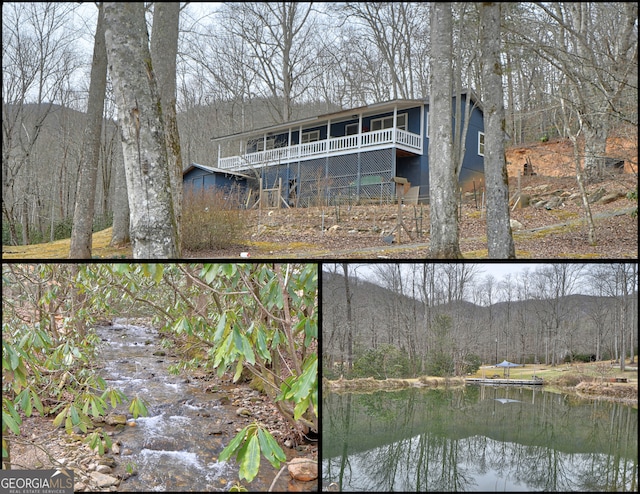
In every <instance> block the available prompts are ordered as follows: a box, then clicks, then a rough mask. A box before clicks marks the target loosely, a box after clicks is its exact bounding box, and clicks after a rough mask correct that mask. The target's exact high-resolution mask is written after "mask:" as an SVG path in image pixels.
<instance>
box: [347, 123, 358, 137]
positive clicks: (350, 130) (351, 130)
mask: <svg viewBox="0 0 640 494" xmlns="http://www.w3.org/2000/svg"><path fill="white" fill-rule="evenodd" d="M344 132H345V135H348V136H352V135H354V134H357V133H358V124H357V123H351V124H347V125H345V126H344Z"/></svg>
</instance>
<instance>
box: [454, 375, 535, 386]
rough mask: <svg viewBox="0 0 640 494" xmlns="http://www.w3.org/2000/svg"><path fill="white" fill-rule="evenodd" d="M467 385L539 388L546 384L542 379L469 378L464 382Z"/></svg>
mask: <svg viewBox="0 0 640 494" xmlns="http://www.w3.org/2000/svg"><path fill="white" fill-rule="evenodd" d="M464 382H465V384H492V385H494V386H498V385H500V386H501V385H504V384H511V385H518V386H523V385H525V386H539V385H542V384H543V383H544V381H543V380H542V379H541V378H539V377H538V378H535V379H483V378H480V377H467V378H465V380H464Z"/></svg>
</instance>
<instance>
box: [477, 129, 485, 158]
mask: <svg viewBox="0 0 640 494" xmlns="http://www.w3.org/2000/svg"><path fill="white" fill-rule="evenodd" d="M478 154H479V155H480V156H484V132H478Z"/></svg>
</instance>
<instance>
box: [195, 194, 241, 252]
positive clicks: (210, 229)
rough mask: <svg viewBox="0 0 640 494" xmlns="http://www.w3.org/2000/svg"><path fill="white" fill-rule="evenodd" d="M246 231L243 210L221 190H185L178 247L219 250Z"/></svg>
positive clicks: (233, 242)
mask: <svg viewBox="0 0 640 494" xmlns="http://www.w3.org/2000/svg"><path fill="white" fill-rule="evenodd" d="M245 233H246V219H245V214H244V211H243V210H241V209H240V204H239V201H238V200H237V199H233V198H232V197H231V194H228V195H227V194H225V191H223V190H218V191H211V190H208V191H206V192H202V191H197V192H194V191H193V190H191V189H187V190H185V194H184V200H183V209H182V248H183V249H185V250H190V251H197V250H206V249H223V248H226V247H230V246H232V245H234V244H235V243H237V242H238V241H239V240H241V239H242V238H243V237H244V236H245Z"/></svg>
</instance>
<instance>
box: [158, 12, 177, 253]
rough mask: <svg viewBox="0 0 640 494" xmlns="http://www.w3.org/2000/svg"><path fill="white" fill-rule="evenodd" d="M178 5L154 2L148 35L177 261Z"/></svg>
mask: <svg viewBox="0 0 640 494" xmlns="http://www.w3.org/2000/svg"><path fill="white" fill-rule="evenodd" d="M179 19H180V2H156V3H155V4H154V11H153V31H152V32H151V60H152V61H153V70H154V72H155V74H156V77H157V80H158V89H159V91H160V101H161V103H162V117H163V119H164V132H165V138H166V141H167V158H168V160H169V179H170V181H171V193H172V195H173V214H174V216H175V218H176V225H177V227H178V230H177V241H176V246H177V257H180V252H181V238H182V237H181V228H180V224H181V221H182V155H181V150H180V135H179V134H178V117H177V114H176V56H177V54H178V24H179Z"/></svg>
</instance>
